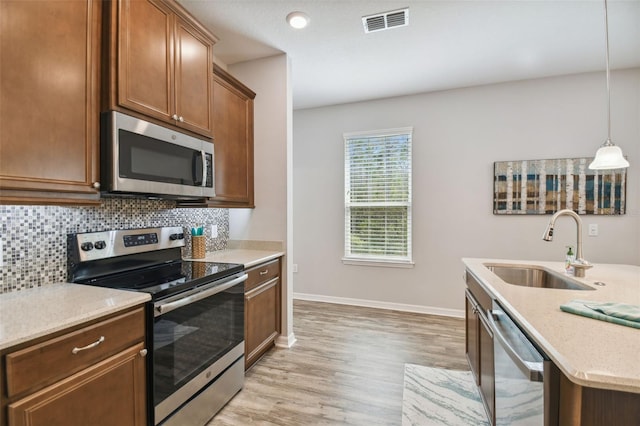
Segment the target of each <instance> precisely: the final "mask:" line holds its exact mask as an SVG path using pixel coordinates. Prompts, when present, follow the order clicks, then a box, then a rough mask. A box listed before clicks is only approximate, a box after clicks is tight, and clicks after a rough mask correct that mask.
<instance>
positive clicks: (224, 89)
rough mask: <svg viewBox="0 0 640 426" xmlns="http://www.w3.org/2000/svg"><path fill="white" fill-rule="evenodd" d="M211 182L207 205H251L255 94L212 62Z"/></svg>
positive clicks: (252, 198)
mask: <svg viewBox="0 0 640 426" xmlns="http://www.w3.org/2000/svg"><path fill="white" fill-rule="evenodd" d="M213 85H214V87H213V91H214V107H213V113H214V115H213V116H214V123H215V138H214V150H215V174H216V178H215V185H216V196H215V198H214V199H212V200H210V201H209V204H210V205H215V206H226V207H254V195H253V99H254V98H255V96H256V94H255V93H254V92H253V91H251V90H250V89H249V88H248V87H246V86H245V85H243V84H242V83H241V82H240V81H238V80H236V79H235V78H234V77H233V76H231V75H230V74H229V73H227V72H226V71H224V70H223V69H221V68H220V67H218V66H217V65H214V73H213Z"/></svg>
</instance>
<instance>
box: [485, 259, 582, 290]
mask: <svg viewBox="0 0 640 426" xmlns="http://www.w3.org/2000/svg"><path fill="white" fill-rule="evenodd" d="M484 266H486V267H487V269H489V270H490V271H491V272H493V273H494V274H496V275H497V276H498V277H500V278H501V279H502V280H503V281H504V282H506V283H507V284H513V285H519V286H523V287H537V288H555V289H564V290H594V289H593V288H591V287H589V286H587V285H584V284H582V283H579V282H576V281H574V280H572V279H570V278H568V277H565V276H563V275H561V274H556V273H555V272H549V271H547V270H545V269H542V268H540V267H537V266H516V265H496V264H485V265H484Z"/></svg>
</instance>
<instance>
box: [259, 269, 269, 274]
mask: <svg viewBox="0 0 640 426" xmlns="http://www.w3.org/2000/svg"><path fill="white" fill-rule="evenodd" d="M268 272H269V270H268V269H265V270H264V271H260V275H267V273H268Z"/></svg>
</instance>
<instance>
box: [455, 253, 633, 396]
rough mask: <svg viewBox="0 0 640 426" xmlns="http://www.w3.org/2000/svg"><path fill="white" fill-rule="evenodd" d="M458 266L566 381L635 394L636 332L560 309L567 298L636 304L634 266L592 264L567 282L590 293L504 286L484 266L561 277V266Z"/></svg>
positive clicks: (471, 262)
mask: <svg viewBox="0 0 640 426" xmlns="http://www.w3.org/2000/svg"><path fill="white" fill-rule="evenodd" d="M463 263H464V265H465V266H466V268H467V270H468V271H469V272H470V273H471V274H472V275H473V276H474V277H475V278H476V279H477V280H478V281H479V282H480V284H481V285H482V286H483V287H484V288H485V290H486V291H488V292H489V294H490V295H491V296H492V297H493V298H494V299H496V300H497V301H498V302H499V303H500V305H502V307H503V308H505V309H506V310H507V311H508V313H509V314H510V315H511V316H512V317H513V318H514V319H515V320H516V321H517V322H518V323H519V324H520V326H522V327H523V329H524V330H525V331H526V333H527V334H528V335H529V337H530V338H532V339H533V340H534V341H535V343H536V344H538V346H540V348H541V349H542V350H543V351H544V352H545V353H546V354H547V355H548V356H549V358H551V360H552V361H553V362H554V363H555V364H556V365H557V366H558V368H560V370H561V371H562V372H563V373H564V374H565V375H566V376H567V377H568V378H569V379H570V380H571V381H572V382H574V383H576V384H579V385H582V386H587V387H594V388H601V389H610V390H618V391H625V392H632V393H640V362H639V361H638V354H640V329H636V328H632V327H626V326H622V325H618V324H612V323H609V322H604V321H600V320H595V319H591V318H587V317H584V316H581V315H575V314H571V313H567V312H563V311H561V310H560V305H562V304H564V303H567V302H569V301H570V300H573V299H581V300H591V301H598V302H619V303H626V304H632V305H640V266H634V265H613V264H595V265H594V267H593V268H592V269H589V270H587V271H586V277H585V278H574V277H571V278H573V279H575V280H576V281H579V282H581V283H583V284H586V285H587V286H589V287H591V288H593V289H594V290H593V291H588V290H587V291H581V290H559V289H545V288H531V287H522V286H517V285H512V284H508V283H506V282H504V281H503V280H502V279H500V278H499V277H498V276H496V275H495V274H493V273H492V272H491V271H490V270H489V269H488V268H486V267H485V266H484V265H485V264H489V263H492V264H506V265H539V266H542V267H543V268H546V269H548V270H551V271H554V272H558V273H561V274H562V273H564V264H563V263H561V262H543V261H522V260H504V259H471V258H465V259H463ZM596 282H602V283H605V284H606V285H605V286H598V285H595V284H594V283H596Z"/></svg>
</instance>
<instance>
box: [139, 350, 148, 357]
mask: <svg viewBox="0 0 640 426" xmlns="http://www.w3.org/2000/svg"><path fill="white" fill-rule="evenodd" d="M140 356H142V357H145V356H147V350H146V349H141V350H140Z"/></svg>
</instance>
